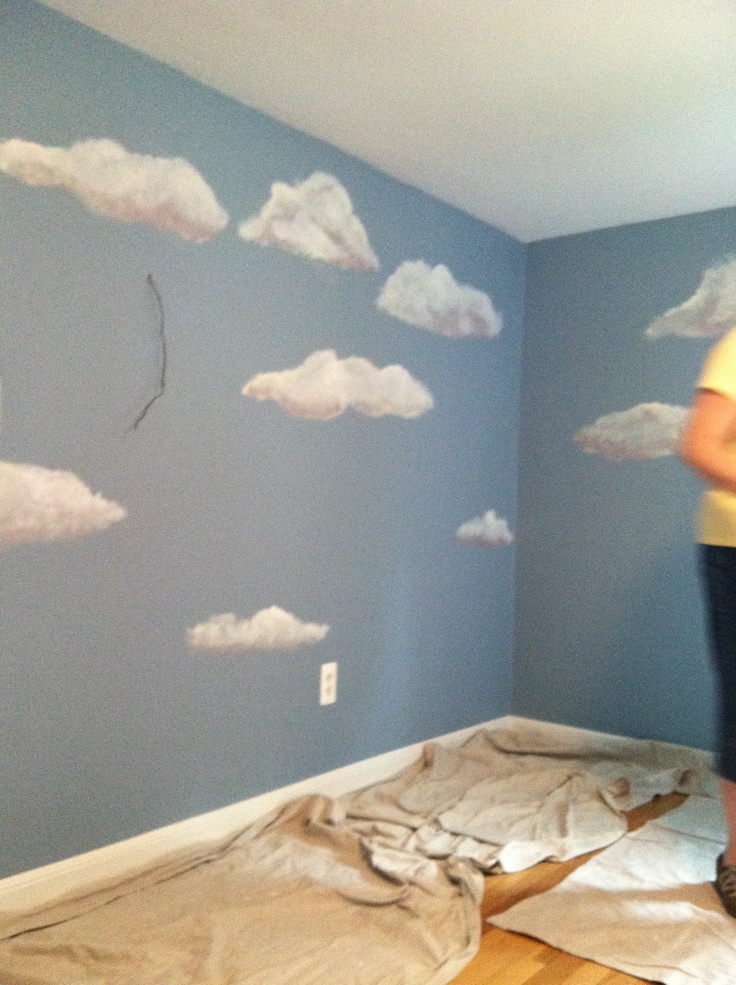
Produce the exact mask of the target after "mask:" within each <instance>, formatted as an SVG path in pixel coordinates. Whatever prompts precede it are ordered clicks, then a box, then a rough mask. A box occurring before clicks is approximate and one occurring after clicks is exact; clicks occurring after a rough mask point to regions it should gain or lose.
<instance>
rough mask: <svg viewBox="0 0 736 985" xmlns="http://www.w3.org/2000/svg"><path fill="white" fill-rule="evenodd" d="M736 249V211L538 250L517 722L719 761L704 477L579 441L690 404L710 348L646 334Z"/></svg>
mask: <svg viewBox="0 0 736 985" xmlns="http://www.w3.org/2000/svg"><path fill="white" fill-rule="evenodd" d="M734 251H736V210H733V209H728V210H722V211H721V210H719V211H715V212H710V213H705V214H702V215H693V216H686V217H682V218H676V219H671V220H664V221H660V222H651V223H645V224H641V225H634V226H628V227H623V228H619V229H611V230H606V231H603V232H595V233H589V234H585V235H579V236H570V237H565V238H561V239H556V240H550V241H546V242H541V243H535V244H533V245H531V246H530V247H529V248H528V251H527V285H528V287H527V304H526V317H525V324H524V348H523V371H522V380H523V383H522V426H521V444H520V463H521V464H520V475H521V478H520V494H519V525H518V553H517V593H516V652H515V663H514V702H513V706H514V710H515V711H516V712H517V713H519V714H523V715H529V716H531V717H534V718H540V719H543V720H548V721H558V722H565V723H568V724H572V725H579V726H585V727H591V728H595V729H599V730H602V731H608V732H613V733H616V734H622V735H630V736H639V737H647V738H659V739H664V740H668V741H672V742H683V743H686V744H688V745H693V746H698V747H701V748H710V746H711V739H712V721H713V714H712V691H711V677H710V667H709V664H708V658H707V652H706V645H705V635H704V627H703V613H702V606H701V599H700V586H699V583H698V578H697V570H696V561H695V549H694V546H693V534H694V515H695V512H696V507H697V501H698V498H699V495H700V491H701V490H700V486H699V483H698V481H697V480H696V479H695V477H694V476H692V475H691V474H690V473H689V472H688V471H687V470H686V469H685V468H684V466H682V465H681V464H680V463H679V461H678V460H677V459H676V458H674V457H672V456H670V457H667V458H660V459H656V460H653V461H649V462H631V461H629V462H619V463H615V462H610V461H606V460H605V459H603V458H600V457H598V456H597V455H590V454H585V453H584V452H583V451H582V450H581V449H580V448H579V447H578V446H577V445H576V444H575V443H574V442H573V440H572V437H573V435H574V434H575V432H576V431H577V430H578V429H579V428H581V427H583V426H586V425H588V424H591V423H593V421H594V420H596V419H597V418H598V417H600V416H601V415H603V414H608V413H611V412H614V411H621V410H625V409H627V408H629V407H632V406H634V405H636V404H638V403H643V402H650V401H658V402H662V403H668V404H675V405H683V406H688V405H689V404H690V401H691V398H692V391H693V387H694V384H695V381H696V378H697V375H698V372H699V369H700V365H701V362H702V360H703V358H704V356H705V353H706V352H707V350H708V348H709V346H710V345H711V344H712V341H711V342H709V341H708V340H706V339H692V338H675V337H672V336H669V337H664V338H660V339H657V340H650V339H647V338H645V337H644V334H643V333H644V331H645V329H646V327H647V325H648V324H649V323H650V322H651V321H652V320H653V319H654V318H655V317H656V316H658V315H660V314H662V313H663V312H664V311H665V310H666V309H668V308H670V307H673V306H675V305H679V304H680V303H682V302H683V301H684V300H686V299H687V298H688V297H690V296H691V295H692V294H693V292H694V291H695V290H696V289H697V287H698V285H699V283H700V279H701V276H702V274H703V272H704V270H705V269H706V268H708V267H710V266H712V265H714V264H717V263H719V262H723V260H724V259H725V258H726V256H727V255H728V254H733V253H734Z"/></svg>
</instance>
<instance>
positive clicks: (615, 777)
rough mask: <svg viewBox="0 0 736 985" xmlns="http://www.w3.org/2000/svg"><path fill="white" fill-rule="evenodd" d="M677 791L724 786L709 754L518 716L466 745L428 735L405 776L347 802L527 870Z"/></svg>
mask: <svg viewBox="0 0 736 985" xmlns="http://www.w3.org/2000/svg"><path fill="white" fill-rule="evenodd" d="M673 791H679V792H682V793H696V794H703V795H707V796H717V782H716V780H715V777H714V776H713V774H712V772H711V770H710V768H709V759H708V757H707V756H706V755H705V754H703V753H701V752H698V751H696V750H689V749H685V748H683V747H681V746H672V745H668V744H666V743H660V742H648V741H643V740H637V739H621V738H618V737H614V736H606V735H600V734H592V733H589V732H581V731H580V730H579V729H573V728H566V727H565V726H562V725H559V726H550V725H544V724H543V725H539V724H537V723H533V722H527V721H525V720H523V719H520V720H518V721H517V722H516V723H515V724H513V725H510V726H508V727H505V728H499V729H495V730H493V731H491V730H487V731H478V732H476V733H475V734H474V735H473V736H472V737H471V738H470V739H469V740H468V741H467V742H466V743H465V744H464V745H463V746H460V747H459V748H456V749H451V748H445V747H443V746H439V745H434V744H428V745H427V746H425V749H424V754H423V756H422V758H421V759H420V760H419V761H418V762H416V763H414V764H412V765H411V766H409V767H408V768H407V769H406V770H404V772H403V773H401V774H399V776H397V777H395V778H393V779H391V780H388V781H386V782H385V783H379V784H376V785H375V786H372V787H369V788H367V789H365V790H362V791H359V792H358V793H355V794H349V795H347V796H345V797H343V798H341V800H340V801H339V802H338V803H339V805H340V808H341V809H342V810H343V811H344V812H345V815H346V819H347V820H346V823H348V824H349V825H350V827H351V829H352V830H353V831H355V832H357V833H359V834H361V835H362V836H363V837H364V839H366V840H367V841H368V842H369V843H371V844H384V845H391V846H394V847H400V848H402V849H403V850H405V851H411V852H417V853H419V854H421V855H426V856H428V857H431V858H449V857H452V858H467V859H469V860H471V861H473V862H474V863H475V864H476V865H477V867H478V868H479V869H481V870H482V871H485V872H491V871H497V870H499V869H501V870H503V871H505V872H517V871H519V870H521V869H525V868H529V867H530V866H532V865H535V864H536V863H537V862H540V861H542V860H543V859H555V860H557V861H564V860H565V859H568V858H574V857H575V856H577V855H583V854H585V852H589V851H593V850H595V849H599V848H604V847H606V846H607V845H610V844H612V843H613V842H614V841H617V840H618V839H619V838H621V837H623V835H624V834H625V833H626V830H627V824H626V819H625V817H624V815H623V812H624V811H626V810H629V809H630V808H632V807H636V806H638V805H640V804H643V803H646V802H647V801H649V800H651V799H652V797H654V796H655V795H657V794H665V793H671V792H673Z"/></svg>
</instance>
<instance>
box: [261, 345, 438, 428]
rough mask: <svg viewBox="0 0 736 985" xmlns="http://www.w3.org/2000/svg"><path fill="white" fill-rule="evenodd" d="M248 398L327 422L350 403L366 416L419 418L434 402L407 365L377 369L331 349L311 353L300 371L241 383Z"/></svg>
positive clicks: (358, 358)
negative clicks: (337, 353)
mask: <svg viewBox="0 0 736 985" xmlns="http://www.w3.org/2000/svg"><path fill="white" fill-rule="evenodd" d="M243 394H244V395H245V396H246V397H254V398H255V399H256V400H275V401H276V403H278V404H280V405H281V407H283V409H284V410H285V411H286V412H287V413H289V414H293V415H294V416H295V417H311V418H316V419H317V420H320V421H326V420H329V418H331V417H337V416H338V415H339V414H342V413H344V411H346V410H347V409H348V407H352V408H353V409H354V410H356V411H357V412H358V413H359V414H365V415H367V416H368V417H382V416H383V415H386V414H394V415H396V416H397V417H419V416H420V414H423V413H424V412H425V411H427V410H429V409H430V408H431V407H432V406H433V404H434V401H433V399H432V395H431V394H430V393H429V391H428V390H427V389H426V388H425V387H424V386H423V385H422V384H421V383H419V382H418V381H417V380H415V379H414V378H413V377H412V376H411V374H410V373H409V372H407V370H405V369H404V368H403V366H396V365H394V366H386V367H384V368H383V369H378V368H377V367H376V366H374V365H373V363H371V362H370V361H369V360H368V359H363V358H361V357H359V356H350V357H349V358H347V359H338V358H337V355H336V354H335V353H334V352H333V350H332V349H325V350H322V351H320V352H313V353H312V354H311V355H310V356H307V358H306V359H305V360H304V362H303V363H302V364H301V366H297V367H296V369H284V370H281V371H280V372H275V373H259V374H258V375H257V376H254V377H253V379H251V380H250V381H249V382H248V383H246V385H245V386H244V387H243Z"/></svg>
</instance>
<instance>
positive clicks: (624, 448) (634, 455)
mask: <svg viewBox="0 0 736 985" xmlns="http://www.w3.org/2000/svg"><path fill="white" fill-rule="evenodd" d="M689 414H690V411H689V409H688V408H687V407H673V406H672V405H671V404H658V403H651V404H637V405H636V406H635V407H631V408H630V409H629V410H622V411H618V412H616V413H613V414H605V415H604V416H603V417H599V418H598V420H597V421H596V422H595V423H594V424H591V425H589V426H588V427H585V428H581V430H580V431H578V432H577V434H576V435H575V441H576V442H577V443H578V444H579V445H580V447H581V448H582V449H583V451H586V452H590V453H595V454H596V455H601V456H602V457H603V458H608V459H610V460H611V461H613V462H619V461H622V460H623V459H633V460H635V461H646V460H648V459H650V458H661V457H662V456H663V455H672V454H674V452H675V449H676V448H677V445H678V444H679V442H680V439H681V437H682V433H683V430H684V428H685V424H686V422H687V419H688V416H689Z"/></svg>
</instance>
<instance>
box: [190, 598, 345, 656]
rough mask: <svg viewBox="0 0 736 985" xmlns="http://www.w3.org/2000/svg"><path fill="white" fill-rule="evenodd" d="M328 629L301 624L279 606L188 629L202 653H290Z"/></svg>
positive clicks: (214, 619) (215, 618)
mask: <svg viewBox="0 0 736 985" xmlns="http://www.w3.org/2000/svg"><path fill="white" fill-rule="evenodd" d="M329 629H330V627H329V626H320V625H318V624H317V623H314V622H302V621H301V620H300V619H297V618H296V616H293V615H292V614H291V613H290V612H286V610H285V609H281V608H279V606H278V605H272V606H271V607H270V608H268V609H261V611H260V612H256V614H255V615H254V616H252V617H251V618H250V619H237V618H236V617H235V616H234V615H233V614H232V613H226V614H224V615H220V616H212V618H211V619H208V620H207V622H202V623H200V624H199V625H198V626H195V627H194V628H193V629H189V630H187V635H188V637H189V642H190V644H191V645H192V646H194V647H197V648H198V649H202V650H293V649H295V648H296V647H298V646H304V645H305V644H307V643H318V642H319V641H320V640H323V639H324V638H325V636H326V635H327V633H328V632H329Z"/></svg>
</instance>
